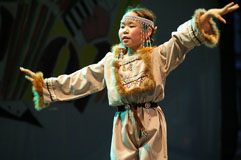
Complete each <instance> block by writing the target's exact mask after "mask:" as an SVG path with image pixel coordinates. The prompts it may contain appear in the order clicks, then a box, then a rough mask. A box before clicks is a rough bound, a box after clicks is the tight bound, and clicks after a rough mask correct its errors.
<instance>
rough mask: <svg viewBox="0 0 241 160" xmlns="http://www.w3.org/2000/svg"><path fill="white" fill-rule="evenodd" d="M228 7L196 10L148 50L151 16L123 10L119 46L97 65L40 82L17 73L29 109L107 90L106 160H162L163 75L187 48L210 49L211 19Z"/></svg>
mask: <svg viewBox="0 0 241 160" xmlns="http://www.w3.org/2000/svg"><path fill="white" fill-rule="evenodd" d="M238 8H239V6H238V5H237V4H236V5H235V4H234V3H230V4H228V5H226V6H225V7H223V8H221V9H210V10H208V11H206V10H204V9H198V10H196V11H195V13H194V16H193V18H192V19H191V20H189V21H187V22H186V23H184V24H182V25H181V26H179V27H178V29H177V31H176V32H173V33H172V37H171V39H170V40H169V41H167V42H166V43H164V44H162V45H159V46H157V47H156V46H155V47H152V44H153V36H154V33H155V31H156V29H157V27H156V26H155V24H154V15H153V13H152V12H151V11H149V10H147V9H144V8H134V9H129V10H128V11H127V12H126V13H125V14H124V16H123V18H122V20H121V24H120V29H119V38H120V41H121V43H120V45H117V46H115V47H113V48H112V52H109V53H107V54H106V56H105V57H104V58H103V59H102V60H101V61H100V62H98V63H97V64H92V65H89V66H87V67H84V68H82V69H80V70H78V71H76V72H74V73H72V74H70V75H61V76H59V77H57V78H46V79H44V78H43V74H42V73H41V72H37V73H33V72H32V71H30V70H28V69H24V68H22V67H21V68H20V70H21V71H23V72H24V73H26V74H27V75H26V78H27V79H28V80H30V81H31V82H32V83H33V93H34V102H35V108H36V109H37V110H41V109H43V108H46V107H48V106H49V104H50V103H51V102H54V101H65V100H72V99H77V98H81V97H84V96H86V95H89V94H91V93H94V92H98V91H100V90H102V89H103V88H105V87H107V90H108V100H109V105H110V106H113V107H116V108H117V109H118V111H117V112H116V114H115V117H114V122H113V136H112V144H111V159H112V160H117V159H118V160H133V159H140V160H164V159H167V137H166V121H165V118H164V114H163V112H162V110H161V108H160V107H159V106H158V105H157V102H159V101H161V100H162V99H163V98H164V86H165V81H166V77H167V75H168V74H169V73H170V72H171V71H172V70H173V69H174V68H176V67H177V66H178V65H179V64H180V63H181V62H182V61H183V60H184V58H185V56H186V54H187V52H188V51H190V50H191V49H192V48H193V47H195V46H199V45H201V44H203V43H204V44H205V45H207V46H209V47H213V46H216V44H217V43H218V40H219V30H218V28H217V27H216V24H215V22H214V21H213V18H217V19H218V20H220V21H221V22H223V23H226V21H225V19H223V18H222V15H225V14H227V13H229V12H232V11H234V10H237V9H238Z"/></svg>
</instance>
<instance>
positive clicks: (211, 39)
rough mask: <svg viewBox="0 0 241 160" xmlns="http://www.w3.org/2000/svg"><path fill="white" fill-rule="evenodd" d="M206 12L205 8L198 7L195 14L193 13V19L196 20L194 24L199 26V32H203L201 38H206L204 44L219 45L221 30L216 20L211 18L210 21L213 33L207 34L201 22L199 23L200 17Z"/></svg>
mask: <svg viewBox="0 0 241 160" xmlns="http://www.w3.org/2000/svg"><path fill="white" fill-rule="evenodd" d="M205 12H206V10H205V9H197V10H196V11H195V12H194V15H193V19H194V21H195V24H194V26H196V27H197V29H198V30H199V33H200V34H201V35H200V36H201V39H202V38H203V39H204V42H203V43H204V44H205V45H206V46H207V47H211V48H212V47H215V46H217V44H218V41H219V37H220V31H219V29H218V27H217V25H216V23H215V22H214V20H213V19H212V18H211V19H210V21H209V23H210V25H211V27H212V34H207V33H205V32H204V30H203V29H202V28H201V27H200V24H199V17H200V16H201V15H202V14H204V13H205Z"/></svg>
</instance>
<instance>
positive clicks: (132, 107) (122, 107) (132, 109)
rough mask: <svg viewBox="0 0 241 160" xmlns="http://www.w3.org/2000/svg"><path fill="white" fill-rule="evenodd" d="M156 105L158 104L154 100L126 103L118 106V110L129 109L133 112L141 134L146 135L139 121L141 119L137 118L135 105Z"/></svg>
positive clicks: (149, 106)
mask: <svg viewBox="0 0 241 160" xmlns="http://www.w3.org/2000/svg"><path fill="white" fill-rule="evenodd" d="M157 106H158V105H157V103H155V102H147V103H133V104H126V105H122V106H118V111H119V112H123V111H126V110H131V111H132V112H133V114H134V118H135V120H136V122H137V124H138V126H139V128H140V129H141V131H142V134H144V135H145V136H147V132H146V130H145V128H144V126H143V124H142V123H141V120H140V119H139V117H138V115H137V107H144V108H153V107H157Z"/></svg>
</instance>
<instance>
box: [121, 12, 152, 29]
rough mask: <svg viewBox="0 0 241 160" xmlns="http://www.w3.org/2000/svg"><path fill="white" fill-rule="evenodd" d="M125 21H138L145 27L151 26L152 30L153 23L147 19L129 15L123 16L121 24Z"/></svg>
mask: <svg viewBox="0 0 241 160" xmlns="http://www.w3.org/2000/svg"><path fill="white" fill-rule="evenodd" d="M125 20H134V21H139V22H140V23H143V24H145V25H147V26H151V27H153V28H154V23H153V22H152V21H151V20H149V19H146V18H142V17H139V16H130V15H125V16H123V18H122V20H121V22H124V21H125Z"/></svg>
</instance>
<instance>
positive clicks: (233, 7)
mask: <svg viewBox="0 0 241 160" xmlns="http://www.w3.org/2000/svg"><path fill="white" fill-rule="evenodd" d="M238 8H239V5H238V4H234V3H233V2H231V3H229V4H227V5H226V6H225V7H223V12H222V13H221V14H222V15H224V14H227V13H229V12H233V11H235V10H237V9H238Z"/></svg>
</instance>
